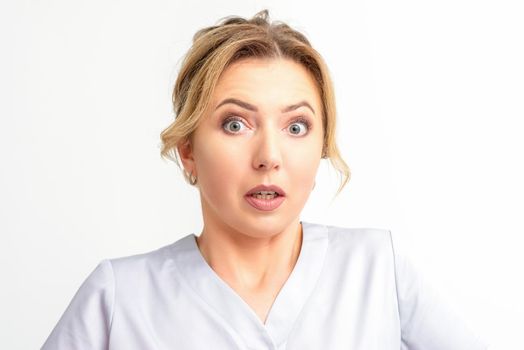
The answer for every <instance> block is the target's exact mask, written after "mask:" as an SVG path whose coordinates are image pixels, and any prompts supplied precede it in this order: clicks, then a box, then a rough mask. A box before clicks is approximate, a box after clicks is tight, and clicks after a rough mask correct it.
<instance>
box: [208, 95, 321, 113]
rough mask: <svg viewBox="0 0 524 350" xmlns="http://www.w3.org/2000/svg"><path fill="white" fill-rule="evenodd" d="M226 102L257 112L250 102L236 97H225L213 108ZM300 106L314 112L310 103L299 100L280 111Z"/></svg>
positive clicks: (283, 111)
mask: <svg viewBox="0 0 524 350" xmlns="http://www.w3.org/2000/svg"><path fill="white" fill-rule="evenodd" d="M228 103H232V104H235V105H237V106H240V107H242V108H244V109H247V110H250V111H253V112H257V111H258V108H257V107H255V106H253V105H252V104H249V103H247V102H244V101H241V100H239V99H236V98H226V99H225V100H224V101H222V102H220V103H219V104H218V106H217V108H215V109H218V108H220V107H221V106H223V105H225V104H228ZM300 107H307V108H309V109H311V111H312V112H313V114H315V110H314V109H313V107H311V105H310V104H309V103H308V102H307V101H300V102H299V103H296V104H293V105H290V106H287V107H285V108H283V109H282V113H286V112H291V111H294V110H295V109H298V108H300Z"/></svg>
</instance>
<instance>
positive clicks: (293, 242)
mask: <svg viewBox="0 0 524 350" xmlns="http://www.w3.org/2000/svg"><path fill="white" fill-rule="evenodd" d="M197 245H198V247H199V249H200V251H201V253H202V256H203V257H204V259H205V260H206V262H207V263H208V264H209V266H210V267H211V268H212V269H213V270H214V271H215V272H216V273H217V274H218V275H219V276H220V277H221V278H222V279H224V280H225V281H226V282H227V283H228V284H229V285H230V286H232V287H234V288H235V289H240V290H244V291H252V292H255V291H261V290H264V289H265V288H267V287H271V286H272V285H273V284H275V283H282V280H283V281H285V280H287V278H288V277H289V275H290V273H291V271H292V270H293V268H294V266H295V264H296V261H297V259H298V256H299V254H300V249H301V245H302V225H301V224H300V221H299V220H298V219H297V220H296V221H294V222H293V223H292V224H291V225H289V226H288V227H287V228H285V229H284V230H283V231H282V232H278V233H274V234H271V235H268V236H267V237H252V236H248V235H245V234H242V233H239V232H234V233H233V231H232V230H231V229H221V228H219V227H217V226H216V225H215V226H213V227H212V228H211V227H210V226H209V225H204V229H203V230H202V233H201V235H200V236H199V237H197Z"/></svg>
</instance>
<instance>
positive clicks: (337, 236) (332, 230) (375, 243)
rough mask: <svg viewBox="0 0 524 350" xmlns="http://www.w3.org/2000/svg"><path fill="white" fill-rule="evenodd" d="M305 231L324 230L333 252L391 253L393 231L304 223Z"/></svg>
mask: <svg viewBox="0 0 524 350" xmlns="http://www.w3.org/2000/svg"><path fill="white" fill-rule="evenodd" d="M303 224H304V227H305V229H308V230H323V231H324V232H325V235H326V237H327V239H328V242H329V250H330V251H331V252H337V251H340V252H345V253H348V251H351V252H353V253H355V252H362V253H367V254H371V253H379V252H383V253H391V252H392V238H391V231H390V230H388V229H383V228H375V227H341V226H334V225H325V224H316V223H307V222H304V223H303Z"/></svg>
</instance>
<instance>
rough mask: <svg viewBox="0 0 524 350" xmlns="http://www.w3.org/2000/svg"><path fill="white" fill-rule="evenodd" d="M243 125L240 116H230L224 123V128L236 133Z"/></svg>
mask: <svg viewBox="0 0 524 350" xmlns="http://www.w3.org/2000/svg"><path fill="white" fill-rule="evenodd" d="M243 125H244V122H243V121H242V120H241V119H240V118H236V117H229V118H227V119H226V120H225V121H224V123H222V128H223V129H225V130H226V131H227V132H229V133H231V134H236V133H238V132H239V131H240V130H241V129H242V126H243Z"/></svg>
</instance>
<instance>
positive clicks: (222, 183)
mask: <svg viewBox="0 0 524 350" xmlns="http://www.w3.org/2000/svg"><path fill="white" fill-rule="evenodd" d="M200 145H201V146H200V147H199V148H198V149H197V150H196V152H195V162H196V168H197V174H198V178H199V183H200V185H201V188H202V190H204V191H206V192H207V193H209V194H210V195H217V196H218V195H222V193H223V192H224V190H225V189H226V188H227V187H230V184H235V183H238V178H239V177H241V176H242V172H243V170H242V166H241V165H242V163H243V162H242V159H241V157H242V156H244V157H245V154H244V155H242V154H239V148H238V147H232V145H231V144H228V143H226V142H223V141H220V140H213V139H208V140H207V141H206V142H203V143H202V142H201V143H200Z"/></svg>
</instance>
